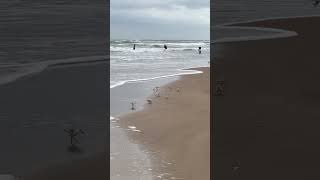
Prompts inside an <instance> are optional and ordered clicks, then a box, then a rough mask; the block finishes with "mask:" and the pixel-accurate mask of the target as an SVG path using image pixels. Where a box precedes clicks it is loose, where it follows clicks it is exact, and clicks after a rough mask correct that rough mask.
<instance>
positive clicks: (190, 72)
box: [110, 70, 203, 88]
mask: <svg viewBox="0 0 320 180" xmlns="http://www.w3.org/2000/svg"><path fill="white" fill-rule="evenodd" d="M177 71H182V72H181V73H175V74H169V75H163V76H157V77H152V78H143V79H132V80H127V81H120V82H116V83H114V84H112V85H110V88H115V87H118V86H122V85H124V84H126V83H132V82H142V81H150V80H155V79H161V78H168V77H174V76H182V75H191V74H200V73H203V72H202V71H197V70H177Z"/></svg>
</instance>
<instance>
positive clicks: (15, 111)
mask: <svg viewBox="0 0 320 180" xmlns="http://www.w3.org/2000/svg"><path fill="white" fill-rule="evenodd" d="M106 68H108V64H107V63H90V64H80V65H68V66H65V65H64V66H59V67H58V66H56V67H49V68H48V69H46V70H44V71H43V72H41V73H38V74H33V75H30V76H26V77H24V78H21V79H18V80H17V81H15V82H12V83H8V84H5V85H1V86H0V94H1V97H0V101H1V105H0V141H1V142H2V143H3V146H1V154H0V159H1V163H0V173H1V174H13V175H14V176H19V177H23V178H24V179H42V180H44V179H62V177H66V178H67V179H79V178H68V177H74V176H75V175H77V176H79V175H80V174H82V175H81V177H88V176H92V177H94V176H95V175H96V174H97V173H98V171H101V172H100V175H101V174H105V177H107V170H106V169H107V167H108V164H107V162H108V160H109V159H108V157H107V154H109V153H108V151H109V143H108V141H107V140H108V138H107V137H108V132H109V126H108V125H109V124H108V123H107V122H109V117H108V113H107V112H108V111H107V109H108V108H109V107H108V105H109V104H108V103H107V93H108V91H109V87H108V86H109V85H108V84H107V83H106V81H105V77H106V73H107V70H106ZM65 128H75V129H77V128H81V129H83V130H84V131H86V132H87V135H83V136H78V137H77V139H78V140H79V141H80V144H78V146H79V148H80V150H81V151H79V152H77V153H71V152H69V151H68V146H69V145H70V143H69V137H68V136H67V134H66V133H65V132H64V129H65ZM104 152H105V156H101V160H100V161H98V160H96V159H97V158H96V157H97V156H98V155H99V154H102V153H104ZM90 157H92V159H95V160H92V159H91V158H90ZM80 161H81V162H84V163H83V165H80V164H79V163H78V162H80ZM95 162H97V164H101V165H103V162H105V165H103V166H99V167H101V168H100V169H96V168H94V169H92V170H90V169H87V167H96V166H95V165H94V163H95ZM70 164H71V166H70ZM59 167H61V168H60V169H59ZM71 167H73V169H72V168H71ZM77 167H79V168H77ZM82 169H86V170H83V171H82ZM39 171H45V172H48V173H47V174H46V176H45V173H43V172H39ZM62 172H65V173H66V174H65V175H64V174H63V173H62ZM80 172H81V173H80ZM33 173H35V174H36V175H33ZM40 174H41V176H40ZM38 175H39V176H38ZM31 177H32V178H31ZM37 177H39V178H37ZM40 177H41V178H40ZM89 179H90V178H89ZM103 179H104V178H103Z"/></svg>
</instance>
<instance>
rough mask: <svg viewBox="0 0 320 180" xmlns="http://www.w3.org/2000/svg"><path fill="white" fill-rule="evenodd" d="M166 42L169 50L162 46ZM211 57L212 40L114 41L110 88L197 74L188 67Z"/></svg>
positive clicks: (112, 43) (207, 60)
mask: <svg viewBox="0 0 320 180" xmlns="http://www.w3.org/2000/svg"><path fill="white" fill-rule="evenodd" d="M134 44H136V49H135V50H133V45H134ZM164 44H165V45H167V47H168V49H167V50H165V49H164V48H163V46H164ZM198 47H201V50H202V51H201V54H199V53H198ZM209 60H210V41H209V40H112V41H111V42H110V87H111V88H113V87H116V86H119V85H122V84H124V83H126V82H133V81H143V80H151V79H156V78H160V77H167V76H173V75H182V74H190V73H194V72H195V71H191V70H186V69H188V68H193V67H203V66H208V64H209Z"/></svg>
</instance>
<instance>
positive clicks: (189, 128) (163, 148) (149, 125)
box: [120, 68, 210, 179]
mask: <svg viewBox="0 0 320 180" xmlns="http://www.w3.org/2000/svg"><path fill="white" fill-rule="evenodd" d="M199 70H201V71H203V73H202V74H195V75H185V76H182V77H181V78H180V79H179V80H177V81H175V82H173V83H170V84H168V85H165V86H163V87H160V97H155V96H153V97H151V99H152V104H146V105H145V108H144V109H143V110H142V111H138V112H135V113H129V114H127V115H125V116H122V117H120V123H121V126H122V127H123V128H128V126H134V127H136V130H138V132H128V133H129V136H130V137H131V138H132V140H133V141H135V142H138V143H140V144H141V145H142V146H143V147H144V148H147V149H148V150H149V151H151V152H154V153H156V155H157V156H158V158H157V160H153V162H152V163H153V168H154V171H159V172H163V173H162V174H160V175H159V177H162V178H166V177H171V178H173V179H174V178H176V179H179V178H181V179H209V177H210V69H209V68H200V69H199ZM151 93H152V92H151ZM139 131H141V132H139ZM163 162H166V164H167V165H166V166H164V165H163ZM161 164H162V165H161ZM159 177H158V178H159Z"/></svg>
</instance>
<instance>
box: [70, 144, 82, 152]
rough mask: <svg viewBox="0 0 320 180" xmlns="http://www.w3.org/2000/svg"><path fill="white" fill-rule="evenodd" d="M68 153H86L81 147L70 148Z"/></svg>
mask: <svg viewBox="0 0 320 180" xmlns="http://www.w3.org/2000/svg"><path fill="white" fill-rule="evenodd" d="M67 151H68V152H71V153H79V154H80V153H83V152H84V150H83V149H82V148H81V147H79V146H76V145H71V146H68V148H67Z"/></svg>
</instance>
